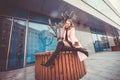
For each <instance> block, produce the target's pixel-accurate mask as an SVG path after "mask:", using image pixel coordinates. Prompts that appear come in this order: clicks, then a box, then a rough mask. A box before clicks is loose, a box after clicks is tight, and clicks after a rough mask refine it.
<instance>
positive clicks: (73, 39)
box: [70, 28, 82, 47]
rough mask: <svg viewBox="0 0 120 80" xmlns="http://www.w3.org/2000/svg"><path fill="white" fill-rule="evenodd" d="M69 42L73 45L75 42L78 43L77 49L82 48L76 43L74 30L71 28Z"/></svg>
mask: <svg viewBox="0 0 120 80" xmlns="http://www.w3.org/2000/svg"><path fill="white" fill-rule="evenodd" d="M70 40H71V42H72V44H73V45H74V44H75V42H78V43H79V47H82V45H81V44H80V42H79V41H78V39H77V38H76V36H75V28H72V30H71V34H70Z"/></svg>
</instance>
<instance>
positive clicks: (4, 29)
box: [0, 17, 12, 71]
mask: <svg viewBox="0 0 120 80" xmlns="http://www.w3.org/2000/svg"><path fill="white" fill-rule="evenodd" d="M11 23H12V20H11V19H10V18H5V17H0V71H4V70H5V68H6V60H7V53H8V44H9V38H10V30H11Z"/></svg>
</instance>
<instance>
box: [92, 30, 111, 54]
mask: <svg viewBox="0 0 120 80" xmlns="http://www.w3.org/2000/svg"><path fill="white" fill-rule="evenodd" d="M91 33H92V38H93V45H94V48H95V52H99V51H106V50H109V49H110V46H109V42H108V39H107V35H106V33H105V32H104V31H100V30H98V29H95V28H91Z"/></svg>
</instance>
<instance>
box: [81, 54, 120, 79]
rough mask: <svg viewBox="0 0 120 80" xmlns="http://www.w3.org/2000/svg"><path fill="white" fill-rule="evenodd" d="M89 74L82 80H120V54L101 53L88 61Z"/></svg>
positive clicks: (92, 56)
mask: <svg viewBox="0 0 120 80" xmlns="http://www.w3.org/2000/svg"><path fill="white" fill-rule="evenodd" d="M85 63H86V68H87V74H86V75H85V76H84V77H83V78H82V79H80V80H120V52H101V53H95V54H93V55H91V56H90V57H89V58H88V59H87V60H86V61H85Z"/></svg>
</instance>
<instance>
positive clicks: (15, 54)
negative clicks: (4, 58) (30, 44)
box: [8, 19, 26, 70]
mask: <svg viewBox="0 0 120 80" xmlns="http://www.w3.org/2000/svg"><path fill="white" fill-rule="evenodd" d="M25 25H26V22H25V21H22V20H17V19H14V22H13V27H12V36H11V46H10V52H9V60H8V70H11V69H16V68H22V67H23V62H24V44H25V32H26V26H25Z"/></svg>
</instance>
